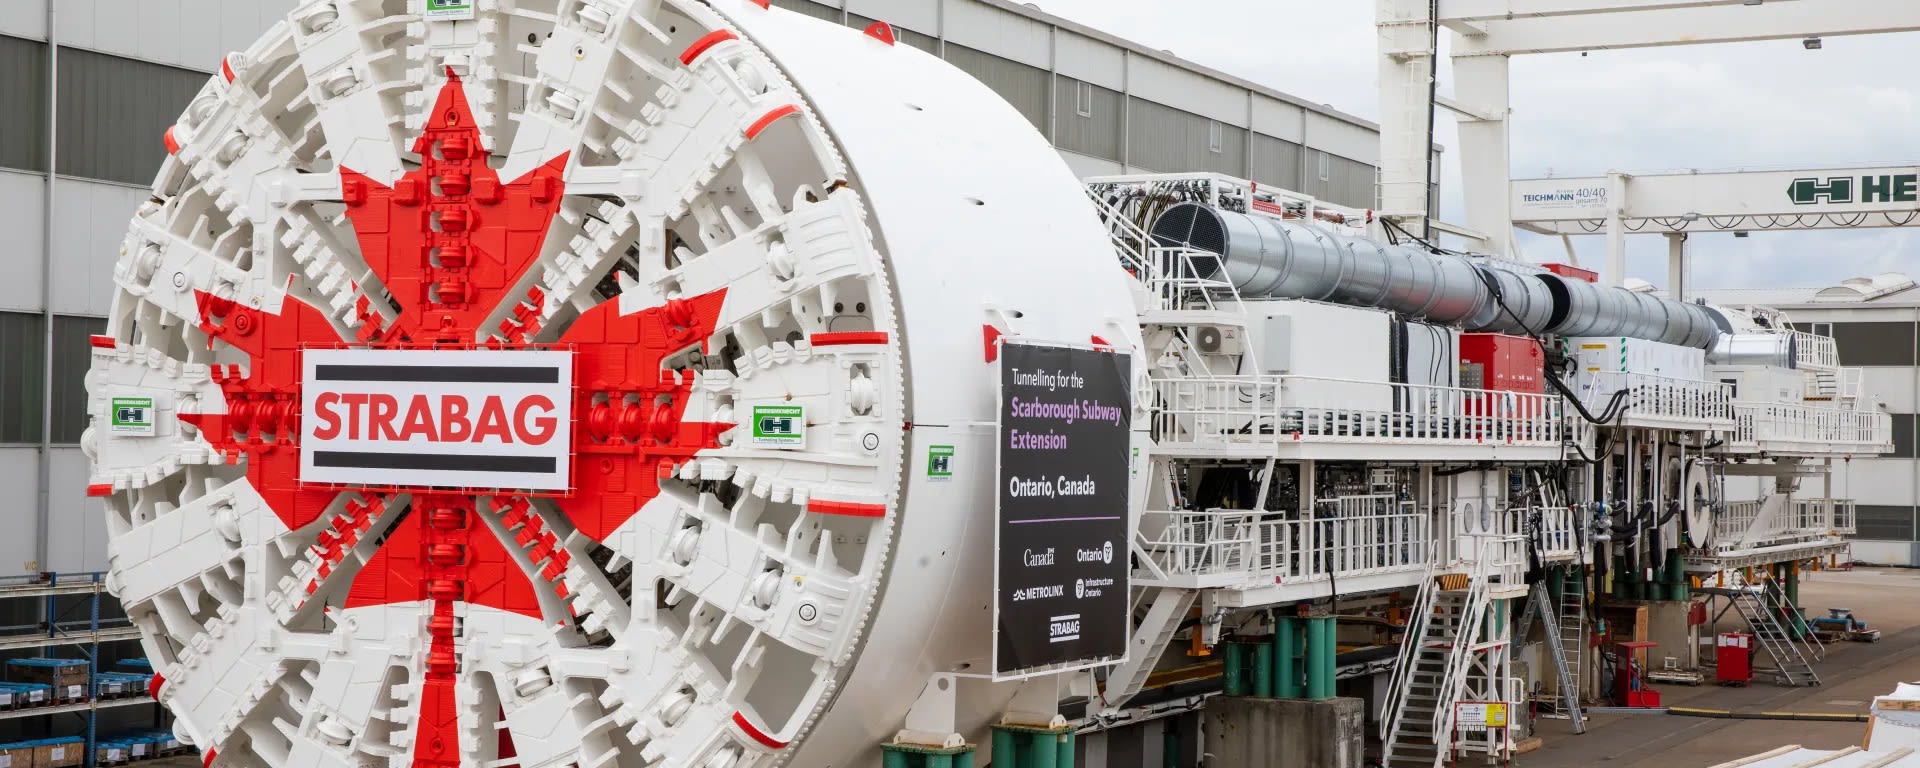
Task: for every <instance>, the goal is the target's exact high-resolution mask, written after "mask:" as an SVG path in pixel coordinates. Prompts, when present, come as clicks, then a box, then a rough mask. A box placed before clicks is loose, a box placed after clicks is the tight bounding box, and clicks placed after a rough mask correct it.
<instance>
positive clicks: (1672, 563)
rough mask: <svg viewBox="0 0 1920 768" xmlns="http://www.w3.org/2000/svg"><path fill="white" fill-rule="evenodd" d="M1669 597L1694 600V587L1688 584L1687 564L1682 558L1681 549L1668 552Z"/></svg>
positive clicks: (1670, 598)
mask: <svg viewBox="0 0 1920 768" xmlns="http://www.w3.org/2000/svg"><path fill="white" fill-rule="evenodd" d="M1667 578H1668V579H1669V581H1668V582H1667V599H1668V600H1692V599H1693V589H1692V588H1691V587H1690V586H1688V584H1687V569H1686V565H1685V564H1684V563H1682V562H1681V560H1680V551H1679V550H1674V551H1672V552H1668V553H1667Z"/></svg>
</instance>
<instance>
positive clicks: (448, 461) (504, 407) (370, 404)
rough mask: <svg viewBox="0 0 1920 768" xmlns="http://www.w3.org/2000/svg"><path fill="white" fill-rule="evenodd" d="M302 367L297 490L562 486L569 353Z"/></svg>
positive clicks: (323, 355)
mask: <svg viewBox="0 0 1920 768" xmlns="http://www.w3.org/2000/svg"><path fill="white" fill-rule="evenodd" d="M302 367H303V371H304V377H305V386H304V387H303V389H302V391H301V409H302V410H301V413H302V416H301V418H300V480H301V482H304V483H322V484H341V485H392V486H397V487H402V488H413V487H444V488H524V489H529V490H542V491H564V490H566V489H567V488H568V487H569V483H568V479H569V474H568V459H569V457H570V456H571V446H572V435H571V434H570V432H571V423H572V404H573V397H572V389H573V356H572V354H571V353H567V352H523V351H502V352H491V351H480V350H461V351H444V350H432V351H422V350H366V349H331V350H308V351H306V352H305V353H304V355H303V359H302Z"/></svg>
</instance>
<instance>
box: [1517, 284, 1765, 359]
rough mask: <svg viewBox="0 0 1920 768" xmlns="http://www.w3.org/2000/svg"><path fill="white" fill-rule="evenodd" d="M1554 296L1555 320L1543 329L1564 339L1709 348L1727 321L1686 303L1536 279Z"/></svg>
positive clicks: (1620, 290) (1698, 305)
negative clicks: (1607, 339)
mask: <svg viewBox="0 0 1920 768" xmlns="http://www.w3.org/2000/svg"><path fill="white" fill-rule="evenodd" d="M1537 277H1538V278H1539V280H1540V282H1542V283H1544V284H1545V285H1546V286H1547V290H1549V291H1551V292H1552V294H1553V307H1554V309H1553V317H1552V319H1551V320H1550V321H1549V322H1548V324H1547V326H1546V327H1545V328H1542V329H1540V330H1543V331H1547V332H1550V333H1555V334H1559V335H1561V336H1625V337H1628V338H1634V339H1648V340H1651V341H1658V342H1661V343H1665V344H1677V345H1679V346H1683V347H1692V348H1694V349H1707V348H1708V347H1711V346H1713V343H1714V340H1715V339H1717V338H1719V336H1720V334H1721V333H1722V330H1721V329H1722V328H1724V327H1726V326H1727V320H1726V318H1724V317H1721V316H1720V313H1719V312H1718V311H1717V310H1714V309H1713V308H1711V307H1707V306H1705V305H1701V304H1683V303H1680V302H1677V301H1670V300H1667V299H1662V298H1659V297H1657V296H1654V295H1652V294H1647V293H1638V292H1635V291H1629V290H1627V289H1625V288H1602V287H1600V286H1598V285H1594V284H1593V283H1589V282H1586V281H1584V280H1568V279H1566V278H1563V277H1561V276H1559V275H1553V274H1544V275H1538V276H1537Z"/></svg>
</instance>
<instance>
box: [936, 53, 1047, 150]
mask: <svg viewBox="0 0 1920 768" xmlns="http://www.w3.org/2000/svg"><path fill="white" fill-rule="evenodd" d="M947 63H949V64H952V65H954V66H955V67H958V68H959V69H960V70H961V71H962V72H965V73H967V74H969V75H973V77H974V79H976V80H979V81H980V82H982V83H986V84H987V87H989V88H992V89H993V91H994V93H998V94H1000V98H1003V99H1006V100H1007V103H1009V104H1012V105H1013V106H1014V108H1015V109H1018V110H1020V114H1022V115H1026V116H1027V120H1028V121H1030V122H1032V123H1033V125H1034V127H1036V128H1039V129H1040V131H1041V132H1042V133H1045V132H1046V130H1047V71H1046V70H1044V69H1040V68H1038V67H1029V66H1027V65H1025V64H1021V63H1020V62H1017V61H1009V60H1007V59H1003V58H1000V57H998V56H995V55H993V54H990V53H984V52H981V51H976V50H974V49H972V48H968V47H966V46H964V45H954V44H953V43H947Z"/></svg>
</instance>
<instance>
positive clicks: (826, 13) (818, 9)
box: [773, 0, 840, 24]
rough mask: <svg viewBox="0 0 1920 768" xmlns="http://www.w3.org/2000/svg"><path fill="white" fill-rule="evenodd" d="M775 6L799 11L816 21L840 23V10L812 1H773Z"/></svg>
mask: <svg viewBox="0 0 1920 768" xmlns="http://www.w3.org/2000/svg"><path fill="white" fill-rule="evenodd" d="M773 4H774V5H776V6H779V7H781V8H785V9H787V10H789V11H798V12H800V13H804V14H806V15H808V16H812V17H814V18H816V19H826V20H827V21H831V22H833V23H835V24H838V23H840V9H839V8H831V7H828V6H824V5H821V4H819V3H816V2H812V0H773Z"/></svg>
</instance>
